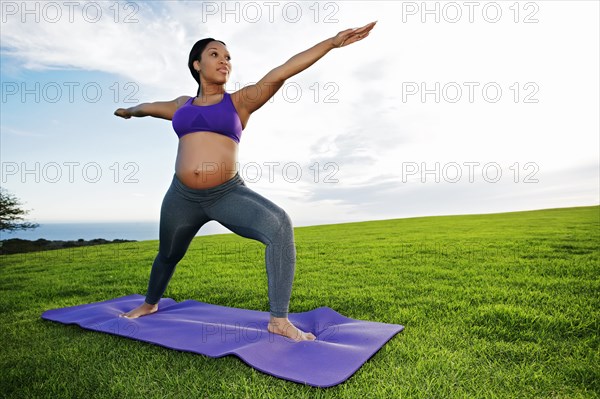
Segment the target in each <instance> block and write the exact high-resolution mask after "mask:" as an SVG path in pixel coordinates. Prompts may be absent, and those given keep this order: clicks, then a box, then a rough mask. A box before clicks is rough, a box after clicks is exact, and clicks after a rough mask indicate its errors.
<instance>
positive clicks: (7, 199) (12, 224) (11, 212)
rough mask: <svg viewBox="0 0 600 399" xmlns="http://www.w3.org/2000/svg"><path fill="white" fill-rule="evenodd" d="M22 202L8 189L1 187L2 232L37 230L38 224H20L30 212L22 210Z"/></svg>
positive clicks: (0, 228)
mask: <svg viewBox="0 0 600 399" xmlns="http://www.w3.org/2000/svg"><path fill="white" fill-rule="evenodd" d="M21 205H22V204H21V202H19V200H18V199H17V198H16V197H14V196H12V195H11V194H10V193H9V192H8V191H7V190H6V189H4V188H2V187H0V231H13V230H25V229H35V228H36V227H39V224H37V223H29V222H18V221H19V220H24V218H23V217H22V215H26V214H28V213H29V211H26V210H23V209H21Z"/></svg>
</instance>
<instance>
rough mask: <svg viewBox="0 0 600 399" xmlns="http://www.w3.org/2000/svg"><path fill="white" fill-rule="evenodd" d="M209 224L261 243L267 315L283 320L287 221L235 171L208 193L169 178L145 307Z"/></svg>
mask: <svg viewBox="0 0 600 399" xmlns="http://www.w3.org/2000/svg"><path fill="white" fill-rule="evenodd" d="M210 220H216V221H217V222H219V223H220V224H222V225H223V226H225V227H226V228H228V229H229V230H231V231H232V232H234V233H236V234H238V235H240V236H242V237H246V238H251V239H253V240H258V241H260V242H262V243H263V244H266V249H265V263H266V268H267V280H268V293H269V306H270V313H271V315H272V316H274V317H287V315H288V310H289V309H288V307H289V302H290V296H291V293H292V282H293V280H294V269H295V265H296V247H295V244H294V230H293V227H292V222H291V219H290V217H289V215H288V214H287V213H286V212H285V211H284V210H283V209H282V208H280V207H279V206H277V205H275V204H274V203H273V202H271V201H269V200H268V199H266V198H264V197H262V196H261V195H259V194H257V193H256V192H254V191H252V190H251V189H249V188H248V187H246V184H245V182H244V180H243V179H242V178H241V177H240V175H239V173H237V174H236V175H235V176H234V177H233V178H231V179H230V180H228V181H226V182H225V183H222V184H220V185H218V186H216V187H211V188H208V189H193V188H190V187H188V186H186V185H184V184H183V183H182V182H181V181H180V180H179V178H178V177H177V175H173V181H172V182H171V186H170V187H169V189H168V190H167V193H166V194H165V197H164V199H163V202H162V206H161V211H160V232H159V238H160V243H159V250H158V254H157V255H156V258H155V259H154V263H153V264H152V271H151V272H150V281H149V282H148V292H147V293H146V303H148V304H152V305H153V304H156V303H158V301H159V299H160V298H161V297H162V296H163V294H164V292H165V290H166V288H167V285H168V283H169V281H170V279H171V276H172V275H173V272H174V271H175V266H176V265H177V263H178V262H179V261H180V260H181V259H182V258H183V256H184V255H185V253H186V251H187V249H188V247H189V245H190V243H191V241H192V239H193V238H194V236H195V235H196V233H197V232H198V230H199V229H200V227H202V226H203V225H204V224H205V223H206V222H208V221H210Z"/></svg>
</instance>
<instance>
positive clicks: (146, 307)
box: [119, 302, 158, 319]
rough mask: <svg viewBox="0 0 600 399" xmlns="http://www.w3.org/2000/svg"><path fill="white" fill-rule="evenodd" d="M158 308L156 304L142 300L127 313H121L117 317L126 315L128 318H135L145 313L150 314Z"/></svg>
mask: <svg viewBox="0 0 600 399" xmlns="http://www.w3.org/2000/svg"><path fill="white" fill-rule="evenodd" d="M157 310H158V304H155V305H150V304H147V303H146V302H144V303H143V304H141V305H140V306H138V307H137V308H135V309H133V310H130V311H129V312H127V313H121V314H120V315H119V317H126V318H128V319H137V318H138V317H140V316H145V315H147V314H152V313H154V312H156V311H157Z"/></svg>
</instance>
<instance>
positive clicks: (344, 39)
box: [332, 21, 377, 48]
mask: <svg viewBox="0 0 600 399" xmlns="http://www.w3.org/2000/svg"><path fill="white" fill-rule="evenodd" d="M376 23H377V21H375V22H371V23H370V24H367V25H365V26H363V27H362V28H356V29H346V30H344V31H341V32H340V33H338V34H337V35H335V37H334V38H333V39H332V43H333V45H334V46H335V47H336V48H337V47H344V46H347V45H349V44H352V43H355V42H358V41H359V40H362V39H364V38H365V37H367V36H369V32H370V31H371V29H373V27H374V26H375V24H376Z"/></svg>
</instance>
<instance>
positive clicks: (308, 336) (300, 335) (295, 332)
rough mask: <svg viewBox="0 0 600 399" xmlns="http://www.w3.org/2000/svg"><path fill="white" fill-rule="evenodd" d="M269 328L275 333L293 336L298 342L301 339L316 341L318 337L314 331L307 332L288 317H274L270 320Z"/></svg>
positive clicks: (288, 336)
mask: <svg viewBox="0 0 600 399" xmlns="http://www.w3.org/2000/svg"><path fill="white" fill-rule="evenodd" d="M267 330H269V332H270V333H273V334H279V335H283V336H284V337H287V338H291V339H293V340H294V341H296V342H300V341H314V340H315V339H317V337H315V336H314V335H313V334H312V333H310V332H309V333H306V332H304V331H302V330H299V329H298V328H297V327H296V326H294V325H293V324H292V323H291V322H290V321H289V320H288V318H287V317H273V316H271V320H269V324H268V325H267Z"/></svg>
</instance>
